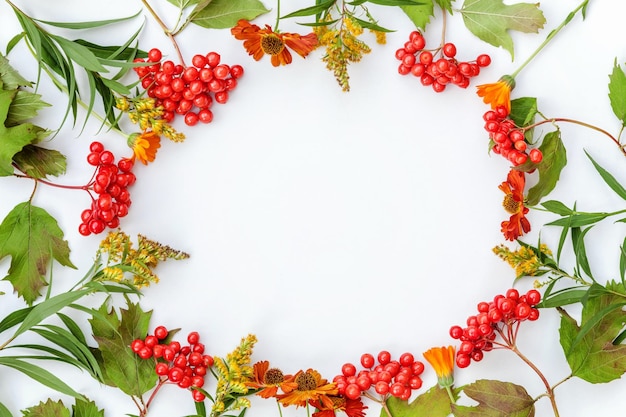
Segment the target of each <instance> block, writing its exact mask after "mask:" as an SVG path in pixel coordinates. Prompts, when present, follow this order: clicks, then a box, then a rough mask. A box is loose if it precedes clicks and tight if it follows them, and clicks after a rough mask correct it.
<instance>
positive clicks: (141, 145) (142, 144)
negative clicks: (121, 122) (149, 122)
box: [128, 130, 161, 165]
mask: <svg viewBox="0 0 626 417" xmlns="http://www.w3.org/2000/svg"><path fill="white" fill-rule="evenodd" d="M128 146H130V147H131V148H133V159H135V158H137V159H139V160H140V161H141V163H142V164H144V165H147V164H148V162H152V161H154V158H156V153H157V149H159V148H160V147H161V137H160V136H159V135H158V134H156V133H155V132H153V131H152V130H148V131H144V132H143V133H135V134H133V135H131V136H130V137H129V138H128Z"/></svg>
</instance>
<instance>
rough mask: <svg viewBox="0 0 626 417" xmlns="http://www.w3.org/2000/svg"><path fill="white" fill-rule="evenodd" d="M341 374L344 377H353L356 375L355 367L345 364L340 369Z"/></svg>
mask: <svg viewBox="0 0 626 417" xmlns="http://www.w3.org/2000/svg"><path fill="white" fill-rule="evenodd" d="M341 373H342V374H343V375H344V376H354V375H356V366H354V365H353V364H351V363H346V364H344V365H343V366H342V367H341Z"/></svg>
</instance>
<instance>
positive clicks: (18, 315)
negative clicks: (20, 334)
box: [0, 307, 34, 333]
mask: <svg viewBox="0 0 626 417" xmlns="http://www.w3.org/2000/svg"><path fill="white" fill-rule="evenodd" d="M33 308H34V307H26V308H21V309H19V310H15V311H12V312H11V313H9V315H7V316H6V317H5V318H3V319H2V321H0V333H2V332H4V331H5V330H9V329H10V328H11V327H13V326H17V325H18V324H20V323H21V322H23V321H24V319H25V318H26V316H28V314H29V313H30V311H31V310H32V309H33Z"/></svg>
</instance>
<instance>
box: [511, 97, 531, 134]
mask: <svg viewBox="0 0 626 417" xmlns="http://www.w3.org/2000/svg"><path fill="white" fill-rule="evenodd" d="M536 115H537V99H536V98H535V97H520V98H516V99H514V100H511V113H510V115H509V117H510V118H511V120H513V122H515V125H516V126H518V127H526V126H528V125H530V124H532V123H533V122H534V121H535V116H536Z"/></svg>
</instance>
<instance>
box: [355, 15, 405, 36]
mask: <svg viewBox="0 0 626 417" xmlns="http://www.w3.org/2000/svg"><path fill="white" fill-rule="evenodd" d="M354 20H356V21H357V22H358V23H359V25H361V27H362V28H364V29H370V30H376V31H378V32H385V33H389V32H395V31H393V30H391V29H387V28H384V27H382V26H379V25H376V24H374V23H372V22H368V21H367V20H362V19H358V18H356V17H355V18H354Z"/></svg>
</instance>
